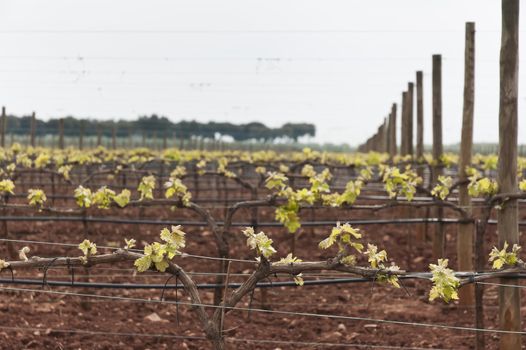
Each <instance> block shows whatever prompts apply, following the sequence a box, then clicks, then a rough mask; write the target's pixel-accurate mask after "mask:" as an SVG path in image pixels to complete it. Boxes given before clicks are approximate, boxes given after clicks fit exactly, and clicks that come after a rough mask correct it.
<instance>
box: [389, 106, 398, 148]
mask: <svg viewBox="0 0 526 350" xmlns="http://www.w3.org/2000/svg"><path fill="white" fill-rule="evenodd" d="M389 125H391V130H390V131H391V132H390V136H389V138H390V139H391V141H390V142H389V146H390V148H389V154H390V155H391V158H393V157H394V156H396V152H397V150H396V103H393V105H392V106H391V115H390V118H389Z"/></svg>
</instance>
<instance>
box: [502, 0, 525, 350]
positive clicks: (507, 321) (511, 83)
mask: <svg viewBox="0 0 526 350" xmlns="http://www.w3.org/2000/svg"><path fill="white" fill-rule="evenodd" d="M518 82H519V0H502V36H501V47H500V106H499V166H498V184H499V192H500V193H516V192H517V124H518V117H517V96H518V91H519V85H518ZM497 221H498V222H497V231H498V233H499V246H500V248H502V246H503V245H504V242H507V243H508V244H509V245H510V247H511V246H512V245H513V244H515V243H517V244H518V243H519V228H518V210H517V200H516V199H508V200H507V201H506V202H505V203H503V205H502V208H501V209H500V210H498V211H497ZM501 283H502V284H508V285H516V286H518V285H519V282H518V280H517V279H509V278H502V279H501ZM520 293H521V290H520V288H514V287H503V286H500V287H499V320H500V329H501V330H504V331H521V330H522V329H521V316H520V309H521V303H520ZM499 345H500V349H501V350H504V349H506V350H519V349H521V335H520V334H501V335H500V344H499Z"/></svg>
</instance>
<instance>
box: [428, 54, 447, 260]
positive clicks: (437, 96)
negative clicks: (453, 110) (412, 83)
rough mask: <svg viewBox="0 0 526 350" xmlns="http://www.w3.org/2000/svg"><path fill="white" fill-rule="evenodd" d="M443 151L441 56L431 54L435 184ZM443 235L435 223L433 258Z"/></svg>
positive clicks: (439, 252) (438, 254)
mask: <svg viewBox="0 0 526 350" xmlns="http://www.w3.org/2000/svg"><path fill="white" fill-rule="evenodd" d="M443 152H444V150H443V146H442V56H441V55H433V160H434V161H435V162H436V165H435V166H434V167H433V176H432V180H431V182H432V183H433V184H435V183H436V182H437V179H438V176H439V175H441V174H442V166H441V165H440V158H441V156H442V153H443ZM435 213H436V217H437V218H438V219H439V220H441V219H442V217H443V208H442V207H439V208H436V210H435ZM444 249H445V236H444V225H443V223H440V222H439V223H437V224H436V225H435V234H434V235H433V257H434V258H435V259H438V258H441V257H443V256H444Z"/></svg>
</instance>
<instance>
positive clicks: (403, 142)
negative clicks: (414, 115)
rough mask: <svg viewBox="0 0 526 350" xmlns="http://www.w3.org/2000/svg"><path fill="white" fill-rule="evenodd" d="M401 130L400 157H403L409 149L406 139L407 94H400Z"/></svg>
mask: <svg viewBox="0 0 526 350" xmlns="http://www.w3.org/2000/svg"><path fill="white" fill-rule="evenodd" d="M401 119H402V122H401V128H400V139H401V144H400V154H401V155H402V156H405V155H407V154H408V153H409V147H408V143H409V140H408V139H407V92H406V91H404V92H402V110H401Z"/></svg>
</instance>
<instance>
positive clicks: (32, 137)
mask: <svg viewBox="0 0 526 350" xmlns="http://www.w3.org/2000/svg"><path fill="white" fill-rule="evenodd" d="M29 130H30V131H29V144H30V145H31V147H35V134H36V130H37V118H36V115H35V112H33V114H31V125H30V129H29Z"/></svg>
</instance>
